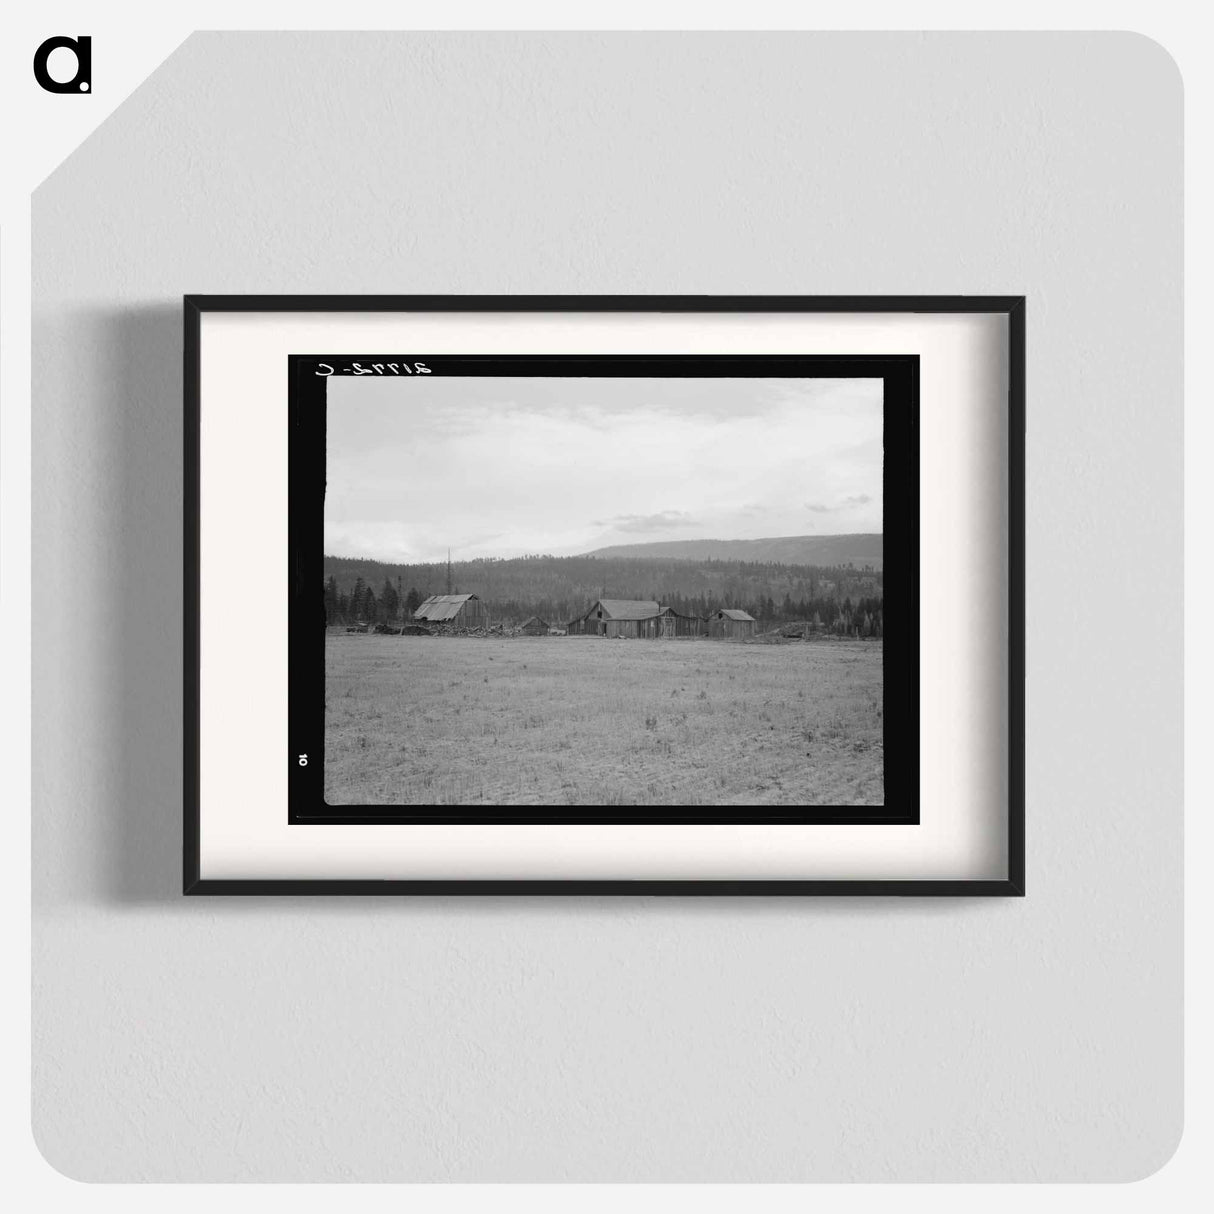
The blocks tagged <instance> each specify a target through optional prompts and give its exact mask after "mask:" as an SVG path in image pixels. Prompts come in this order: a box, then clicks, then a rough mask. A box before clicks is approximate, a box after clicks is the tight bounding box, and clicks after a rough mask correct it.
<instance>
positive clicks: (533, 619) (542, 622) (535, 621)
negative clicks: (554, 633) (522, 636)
mask: <svg viewBox="0 0 1214 1214" xmlns="http://www.w3.org/2000/svg"><path fill="white" fill-rule="evenodd" d="M528 624H539V625H540V626H541V627H543V628H547V627H548V622H547V621H546V620H541V619H540V617H539V616H538V615H533V616H532V617H531V619H529V620H524V621H523V622H522V624H521V625H520V626H521V627H523V628H526V627H527V625H528Z"/></svg>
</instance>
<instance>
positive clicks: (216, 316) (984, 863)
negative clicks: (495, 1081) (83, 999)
mask: <svg viewBox="0 0 1214 1214" xmlns="http://www.w3.org/2000/svg"><path fill="white" fill-rule="evenodd" d="M185 410H186V450H185V484H186V497H185V587H186V598H185V638H186V640H185V695H186V704H185V709H186V728H187V733H186V753H185V790H186V800H185V823H184V863H185V881H184V888H185V892H186V893H188V894H244V893H248V894H267V893H289V894H306V893H317V894H346V893H348V894H416V893H467V894H476V893H493V894H502V893H526V894H535V893H560V894H578V893H595V894H602V893H611V894H617V893H642V894H796V895H805V894H900V895H941V894H953V895H989V894H995V895H1021V894H1023V892H1024V780H1023V763H1024V755H1023V747H1024V701H1023V676H1024V617H1023V611H1024V606H1023V605H1024V550H1023V536H1024V522H1023V509H1024V507H1023V503H1024V300H1023V299H1022V298H1020V297H998V298H985V297H972V296H963V297H948V298H945V297H922V298H919V297H915V298H893V297H857V298H835V297H814V296H806V297H769V296H753V297H752V296H747V297H731V298H726V297H702V296H674V297H653V296H585V297H582V296H558V297H536V296H458V297H457V296H389V297H385V296H340V297H306V296H305V297H301V296H279V297H274V296H269V297H262V296H224V297H216V296H187V297H186V299H185Z"/></svg>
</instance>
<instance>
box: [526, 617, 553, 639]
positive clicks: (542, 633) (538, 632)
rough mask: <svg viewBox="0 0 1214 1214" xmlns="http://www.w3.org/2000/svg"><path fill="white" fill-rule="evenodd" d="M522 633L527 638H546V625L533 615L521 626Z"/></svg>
mask: <svg viewBox="0 0 1214 1214" xmlns="http://www.w3.org/2000/svg"><path fill="white" fill-rule="evenodd" d="M523 633H524V635H526V636H529V637H546V636H547V635H548V625H547V624H546V623H545V622H544V621H543V620H541V619H540V617H539V616H538V615H533V616H532V617H531V619H529V620H528V621H527V622H526V623H525V624H524V625H523Z"/></svg>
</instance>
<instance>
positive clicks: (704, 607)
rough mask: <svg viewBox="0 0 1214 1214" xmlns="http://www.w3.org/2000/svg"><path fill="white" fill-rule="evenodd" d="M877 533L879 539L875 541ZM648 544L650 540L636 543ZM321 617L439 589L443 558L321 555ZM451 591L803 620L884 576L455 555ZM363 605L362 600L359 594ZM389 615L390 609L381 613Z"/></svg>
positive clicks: (512, 610) (503, 609) (648, 560)
mask: <svg viewBox="0 0 1214 1214" xmlns="http://www.w3.org/2000/svg"><path fill="white" fill-rule="evenodd" d="M879 538H880V537H878V539H879ZM642 547H650V545H642ZM324 578H325V599H326V607H327V610H328V611H329V614H330V618H337V619H341V618H345V617H346V616H348V615H357V616H359V617H360V618H368V617H371V616H374V615H376V614H383V610H384V605H383V600H384V599H385V598H387V599H388V601H389V603H390V604H391V606H392V608H393V609H395V607H396V605H397V603H396V596H397V595H399V596H400V598H401V599H407V598H409V597H410V592H411V591H412V592H415V595H414V597H415V599H416V600H417V601H420V599H424V598H427V597H429V596H430V595H432V594H443V593H445V592H446V590H447V567H446V564H445V563H437V564H431V565H391V564H384V563H381V562H379V561H369V560H360V559H357V558H351V557H337V556H326V557H325V558H324ZM451 581H452V589H453V591H455V592H456V593H459V594H475V595H479V596H480V597H481V598H482V599H485V600H486V601H487V602H488V603H489V605H490V610H491V612H492V614H493V616H494V618H495V619H499V620H501V619H511V618H516V617H517V618H518V619H519V620H520V621H521V620H523V619H526V618H527V616H529V615H538V616H540V617H541V618H542V619H545V620H547V621H548V622H549V623H564V622H567V621H569V620H571V619H573V618H574V617H575V616H578V615H580V614H581V613H582V612H584V611H585V610H586V609H587V608H589V607H590V605H591V604H592V603H593V602H594V601H595V600H596V599H598V598H620V599H632V598H635V599H653V600H656V601H658V602H661V603H663V604H666V605H669V606H671V607H674V608H675V609H676V610H678V611H685V612H687V613H688V614H700V615H707V613H708V612H709V611H710V610H713V609H715V608H717V607H723V606H724V607H743V608H745V609H746V610H748V611H750V612H751V614H752V615H754V616H755V617H756V618H757V619H760V618H761V619H764V620H770V619H783V618H798V619H800V618H806V617H808V616H809V615H812V611H813V605H814V604H817V605H818V608H819V609H820V610H821V609H822V606H823V605H824V604H827V603H839V604H842V603H843V602H844V600H846V599H850V600H851V601H852V603H856V602H857V601H859V600H860V599H880V598H882V597H883V595H884V585H883V583H884V578H883V575H882V574H881V573H880V572H879V570H877V569H874V568H869V569H865V568H863V567H861V566H860V565H856V566H854V567H848V566H824V565H803V564H800V565H798V564H783V563H780V562H777V561H757V560H754V561H739V560H728V561H723V560H715V559H704V560H694V559H690V558H688V557H669V558H660V557H654V556H628V557H625V556H615V557H602V556H569V557H556V556H524V557H514V558H511V559H507V560H498V559H482V560H475V561H457V562H455V563H454V564H453V565H452V577H451ZM368 590H369V591H370V592H371V596H370V598H371V606H370V608H369V609H368V606H367V605H366V599H367V595H366V591H368ZM389 614H390V613H389Z"/></svg>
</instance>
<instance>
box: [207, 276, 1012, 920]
mask: <svg viewBox="0 0 1214 1214" xmlns="http://www.w3.org/2000/svg"><path fill="white" fill-rule="evenodd" d="M207 312H249V313H255V312H275V313H289V312H326V313H341V312H414V313H419V312H430V313H433V312H482V313H484V312H519V313H526V312H583V313H585V312H629V313H648V312H652V313H706V312H720V313H731V312H732V313H756V312H767V313H779V312H805V313H814V312H817V313H891V314H896V313H987V314H998V315H1002V316H1004V317H1005V318H1006V322H1007V325H1008V351H1009V375H1008V402H1007V403H1008V464H1009V466H1008V533H1007V544H1008V551H1007V556H1008V575H1009V576H1008V604H1007V606H1008V625H1009V638H1008V682H1009V686H1008V689H1007V709H1008V738H1007V745H1008V750H1007V753H1008V771H1007V791H1008V820H1007V861H1008V862H1007V873H1006V876H1005V877H1004V878H1002V879H998V880H976V881H969V880H750V879H744V880H698V879H686V880H680V879H671V880H629V879H627V878H621V879H611V880H582V879H569V880H563V879H555V880H529V879H520V880H513V879H507V880H412V879H401V880H363V879H333V880H329V879H313V878H307V879H265V880H262V879H252V880H217V879H209V878H208V879H204V878H202V876H201V873H200V862H201V851H200V834H201V820H200V814H201V801H200V770H199V729H200V719H199V686H200V675H201V672H200V667H199V656H200V655H199V635H200V634H199V629H200V613H199V596H200V565H199V528H200V521H201V519H200V481H199V476H200V464H199V426H200V421H201V361H200V360H201V325H202V317H203V315H204V313H207ZM184 322H185V332H184V364H183V367H184V408H185V442H184V478H185V483H184V488H185V505H184V567H183V573H184V589H185V602H184V619H183V625H184V646H183V649H184V671H183V676H184V715H185V747H184V752H185V753H184V817H183V892H184V893H185V894H188V895H232V894H239V895H402V894H404V895H451V894H460V895H502V894H512V895H537V894H539V895H603V894H610V895H624V894H633V895H662V896H671V895H683V896H719V895H729V896H737V895H764V896H771V895H782V896H820V895H843V896H872V895H893V896H933V897H939V896H954V897H955V896H1013V897H1016V896H1023V894H1024V866H1025V859H1024V808H1025V807H1024V426H1025V299H1024V297H1023V296H629V295H612V296H536V295H527V296H488V295H486V296H476V295H473V296H466V295H465V296H416V295H415V296H382V295H376V296H358V295H351V296H312V295H285V296H274V295H267V296H244V295H235V296H213V295H187V296H185V297H184ZM301 357H305V356H301ZM320 357H321V356H319V355H308V356H306V358H307V359H308V360H315V359H318V358H320ZM344 357H345V358H348V359H353V358H355V357H356V356H354V355H349V354H346V355H344ZM446 357H453V356H446ZM460 357H463V358H465V360H466V359H467V358H468V356H460ZM543 357H544V358H560V357H562V356H543ZM565 357H568V356H565ZM604 357H605V358H610V357H615V358H626V357H628V356H604ZM672 357H673V356H672ZM720 357H723V358H725V360H726V361H732V362H734V363H737V362H738V361H739V360H744V359H745V358H746V357H749V356H720ZM755 357H760V356H755ZM761 357H762V358H764V359H767V356H761ZM803 358H804V359H811V358H818V359H820V360H821V361H823V362H831V361H833V362H836V363H839V364H842V363H844V362H847V361H849V360H846V359H830V358H828V357H826V356H809V355H807V356H803ZM291 361H292V364H293V365H292V367H291V368H289V369H284V371H287V372H288V373H289V374H290V375H291V376H292V385H293V387H292V390H293V391H294V390H295V388H294V384H295V372H296V369H297V368H296V367H295V365H294V364H295V363H296V362H297V360H296V359H292V360H291ZM599 361H602V360H601V359H600V360H599ZM850 361H852V362H858V361H860V360H850ZM867 361H868V362H870V363H876V362H879V361H881V360H880V359H874V358H869V359H868V360H867ZM889 362H890V364H891V365H893V364H895V363H901V365H902V366H903V367H905V364H906V359H905V358H903V359H901V360H899V359H898V358H897V357H893V358H891V359H890V360H889ZM841 369H842V368H841ZM914 373H915V379H916V385H915V386H916V388H917V360H915V371H914ZM850 374H853V375H854V374H856V371H855V370H854V369H853V370H851V371H850ZM303 390H304V391H307V390H309V389H307V388H304V389H303ZM916 400H917V398H916ZM915 424H916V425H917V418H916V421H915ZM293 441H294V436H293ZM322 441H323V435H322ZM915 441H916V442H917V435H916V438H915ZM322 449H323V448H322ZM294 450H295V453H293V454H292V456H291V459H292V461H294V460H295V459H296V458H302V459H305V460H306V459H309V458H314V455H313V456H310V455H309V454H308V453H307V449H306V447H305V448H303V454H299V451H300V448H299V447H298V445H297V447H296V448H295V449H294ZM913 462H914V465H915V468H914V472H913V476H914V477H915V478H917V475H918V461H917V459H916V460H915V461H913ZM322 483H323V481H322ZM915 484H916V486H917V480H916V481H915ZM298 530H299V528H297V526H296V523H295V521H294V519H293V520H292V533H293V538H292V541H291V548H292V552H291V557H290V576H291V578H292V579H293V581H294V583H295V585H296V587H298V586H299V585H300V584H301V583H300V578H301V575H302V573H303V567H302V565H301V561H300V557H299V553H300V551H301V550H302V548H301V545H300V544H298V543H297V542H296V539H295V535H296V533H297V532H298ZM911 531H912V538H913V541H914V544H915V545H916V546H915V548H914V553H915V560H914V565H913V567H914V569H915V570H916V571H917V564H918V562H917V536H918V528H917V527H913V528H912V529H911ZM912 597H915V596H912ZM916 618H917V617H916ZM299 631H300V632H301V633H302V630H299ZM914 654H915V657H914V672H913V673H914V680H915V682H914V688H915V691H916V694H917V688H918V683H917V680H918V656H917V647H914ZM293 656H294V655H293ZM297 668H298V667H297V664H296V663H295V662H294V661H292V671H293V672H294V671H295V670H296V669H297ZM291 677H292V679H293V680H294V678H295V677H296V676H295V674H294V673H292V676H291ZM292 728H294V725H292ZM915 749H916V750H917V748H915ZM917 770H918V759H917V753H916V754H915V756H914V759H913V771H914V773H915V775H916V777H917ZM904 774H905V773H904ZM305 778H306V777H305ZM295 779H296V780H298V777H295ZM916 786H917V778H916ZM828 808H829V807H828ZM917 813H918V808H917V799H916V805H915V818H914V820H915V821H917ZM567 816H568V815H558V814H553V815H546V816H542V817H541V816H536V815H534V814H529V815H528V816H527V817H526V818H525V819H524V818H516V819H513V820H520V821H521V820H526V821H545V820H549V821H558V820H560V819H561V818H563V817H567ZM290 820H291V821H292V822H293V823H297V824H299V825H300V827H301V829H307V822H308V821H309V819H308V818H307V817H306V816H296V815H295V814H294V813H292V816H291V819H290ZM310 820H311V821H314V822H326V821H329V822H331V821H337V820H340V821H342V822H344V823H348V824H355V823H358V822H362V821H375V822H406V821H417V820H427V821H435V820H442V819H441V817H440V816H436V815H426V816H424V817H422V818H418V817H417V816H415V815H399V814H398V815H392V814H379V815H376V814H375V813H370V814H366V815H363V816H354V817H351V816H349V815H347V814H345V813H344V812H343V814H342V816H341V817H340V818H334V817H331V816H325V815H324V814H323V813H322V814H316V815H313V816H312V817H311V819H310ZM448 820H454V819H453V818H448ZM458 820H459V821H461V822H476V821H477V820H478V818H477V817H476V816H475V815H473V816H468V815H464V814H461V815H459V817H458ZM479 820H482V821H489V820H494V821H501V820H502V818H501V817H500V815H498V816H496V817H494V818H493V819H489V818H487V817H486V818H481V819H479ZM585 820H587V821H595V820H596V819H595V818H594V817H593V816H591V817H588V818H586V819H585ZM612 820H614V821H619V820H620V817H619V815H618V814H613V816H612ZM643 820H644V821H647V822H657V821H663V822H664V821H701V820H704V819H703V814H698V815H696V816H695V817H694V818H682V817H673V818H672V817H670V816H669V815H667V816H661V817H655V816H653V815H652V814H647V815H645V816H644V818H643ZM748 820H753V821H756V822H760V821H770V822H788V821H796V822H807V821H808V822H814V821H822V822H830V821H837V820H849V821H857V820H859V821H863V820H867V819H857V818H855V817H854V816H849V817H848V818H845V819H840V818H838V817H832V816H831V814H830V813H829V812H823V813H822V814H821V815H820V816H819V817H817V818H814V817H803V816H800V815H796V816H771V815H768V816H764V817H761V818H755V819H748ZM872 820H873V821H889V820H890V819H889V818H888V817H876V818H873V819H872ZM901 820H903V821H905V820H906V819H905V818H904V819H901Z"/></svg>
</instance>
